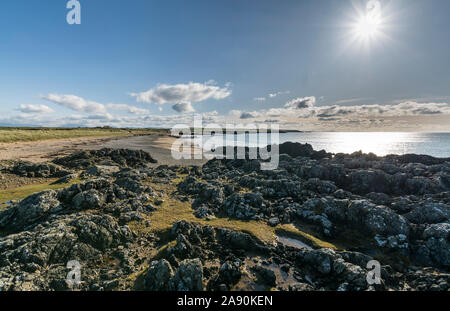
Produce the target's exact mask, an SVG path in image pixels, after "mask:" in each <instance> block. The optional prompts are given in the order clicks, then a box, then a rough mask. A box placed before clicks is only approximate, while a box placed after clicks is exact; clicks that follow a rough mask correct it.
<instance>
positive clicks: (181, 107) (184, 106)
mask: <svg viewBox="0 0 450 311" xmlns="http://www.w3.org/2000/svg"><path fill="white" fill-rule="evenodd" d="M172 109H173V110H175V111H177V112H180V113H188V112H195V109H194V107H192V104H191V103H190V102H184V103H178V104H175V105H173V106H172Z"/></svg>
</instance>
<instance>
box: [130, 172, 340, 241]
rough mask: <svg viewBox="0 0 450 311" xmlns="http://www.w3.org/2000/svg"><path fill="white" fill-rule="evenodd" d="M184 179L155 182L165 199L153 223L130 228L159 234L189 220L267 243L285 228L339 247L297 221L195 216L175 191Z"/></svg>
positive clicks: (294, 235)
mask: <svg viewBox="0 0 450 311" xmlns="http://www.w3.org/2000/svg"><path fill="white" fill-rule="evenodd" d="M180 180H181V179H176V180H174V181H175V183H172V184H158V183H157V184H155V183H151V184H150V186H151V187H152V188H153V189H155V190H157V191H162V193H164V203H163V204H162V205H161V206H159V207H158V209H157V211H155V212H154V213H153V214H152V215H151V216H150V217H147V219H146V220H147V221H149V222H150V226H146V225H145V222H132V223H130V228H132V229H133V230H134V231H137V232H141V233H142V232H152V233H155V234H164V233H165V232H167V230H169V229H170V228H171V227H172V225H173V224H174V223H175V222H177V221H180V220H186V221H189V222H192V223H197V224H200V225H205V226H213V227H218V228H225V229H230V230H236V231H242V232H245V233H248V234H250V235H252V236H253V237H255V238H257V239H258V240H260V241H263V242H265V243H274V242H275V241H276V238H277V234H278V233H280V232H283V234H289V236H291V237H292V238H298V239H299V240H301V241H303V242H305V243H307V244H308V245H311V246H313V247H316V248H322V247H326V248H332V249H336V246H335V245H333V244H331V243H328V242H325V241H322V240H320V239H318V238H316V237H314V236H313V235H311V234H309V233H306V232H303V231H301V230H300V229H299V228H297V227H295V226H293V225H278V226H276V227H271V226H269V225H268V224H267V223H266V222H263V221H242V220H236V219H231V218H214V219H211V220H207V219H199V218H197V217H195V216H194V214H193V213H194V210H193V209H192V207H191V204H190V203H189V202H182V201H180V200H178V199H176V196H174V195H171V194H173V193H174V192H175V191H176V182H179V181H180Z"/></svg>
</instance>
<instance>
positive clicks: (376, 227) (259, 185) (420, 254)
mask: <svg viewBox="0 0 450 311" xmlns="http://www.w3.org/2000/svg"><path fill="white" fill-rule="evenodd" d="M280 150H282V152H283V153H285V154H282V155H281V156H280V165H279V167H278V169H277V170H274V171H262V170H261V169H260V167H261V165H260V162H259V161H258V160H211V161H209V162H208V163H207V164H205V165H204V166H203V167H189V168H181V167H176V166H174V167H168V166H160V167H157V168H153V167H152V165H150V164H152V163H153V162H154V161H153V160H152V158H151V156H150V155H149V154H147V153H144V152H141V151H129V150H111V149H103V150H99V151H87V152H81V153H76V154H73V155H71V156H68V157H65V158H61V159H58V160H55V161H54V163H53V164H48V165H47V164H44V165H43V166H40V165H30V164H24V163H21V164H20V165H18V166H17V165H16V166H17V170H15V171H14V170H10V168H11V167H15V166H14V165H12V166H9V167H8V168H5V169H4V170H7V171H8V174H11V173H12V172H14V173H13V174H18V175H23V176H31V175H28V174H29V173H30V172H32V177H37V176H38V175H39V176H44V177H45V178H50V177H51V178H56V177H60V175H61V177H63V178H66V177H67V178H69V177H70V176H77V175H64V174H65V173H66V172H68V173H71V172H77V174H78V173H80V174H79V178H80V179H81V180H82V181H81V182H77V183H76V184H73V185H72V186H70V187H67V188H64V189H60V190H49V191H43V192H41V193H37V194H33V195H31V196H29V197H27V198H25V199H23V200H21V201H15V202H9V203H8V205H7V206H6V207H5V208H4V209H2V210H0V290H70V289H72V288H73V285H71V284H70V282H68V281H67V279H66V276H67V273H68V268H67V264H68V262H73V261H76V262H78V263H79V264H80V265H81V267H82V275H83V278H82V280H83V281H82V283H81V284H78V285H77V286H78V289H82V290H115V289H121V290H129V289H146V290H152V291H201V290H211V291H224V290H272V289H277V290H333V291H334V290H339V291H345V290H347V291H360V290H405V289H418V290H441V291H446V290H448V289H449V285H448V284H450V275H449V273H448V272H449V269H450V253H449V250H450V227H449V218H450V208H449V206H450V184H449V180H450V163H449V162H447V161H446V160H444V159H434V158H431V157H427V156H412V155H408V156H403V157H400V156H387V157H377V156H376V155H373V154H363V153H361V152H357V153H353V154H350V155H348V154H337V155H332V154H328V153H326V152H325V151H323V152H322V151H321V152H316V151H314V150H312V147H311V146H309V145H301V144H284V145H281V146H280ZM30 174H31V173H30ZM59 174H60V175H59ZM71 174H72V173H71ZM180 177H182V179H183V180H182V181H181V182H179V180H180ZM71 178H74V177H70V179H71ZM70 179H68V180H70ZM175 180H177V181H176V182H177V183H178V186H177V188H176V190H175V186H174V185H173V186H171V188H170V189H171V192H170V193H163V192H164V191H166V190H165V189H168V188H167V185H168V184H172V183H175ZM61 182H64V181H63V180H62V181H61ZM149 185H150V186H149ZM163 194H164V195H165V196H164V197H163ZM167 201H169V202H167ZM172 201H174V202H172ZM173 203H180V206H181V203H183V205H182V206H183V207H182V208H183V210H182V211H181V213H178V211H177V210H174V211H173V214H172V213H171V212H170V211H168V213H169V214H170V215H169V216H170V217H169V218H168V219H174V221H175V220H178V219H175V218H177V217H183V218H186V219H191V217H185V213H186V209H185V207H186V204H190V205H191V206H192V208H193V210H192V213H193V215H194V216H195V217H198V218H201V219H203V220H202V221H199V222H200V223H203V224H205V223H206V224H208V223H209V222H206V221H205V220H212V219H216V221H211V222H210V223H211V224H221V223H222V221H223V223H225V224H226V222H227V221H228V220H231V222H230V223H229V224H236V223H237V222H239V223H240V224H245V223H248V224H249V225H251V226H252V230H249V231H251V232H252V234H250V233H248V232H247V231H246V232H242V231H237V230H231V229H226V228H229V227H231V226H227V225H224V226H223V227H226V228H223V227H222V225H218V226H217V227H214V226H207V225H199V224H197V223H194V222H189V221H185V220H180V221H175V222H174V223H173V225H172V227H171V229H170V230H166V229H164V230H162V231H161V230H160V231H154V230H152V226H154V225H159V224H157V223H156V224H155V223H154V221H157V220H155V219H158V217H155V219H154V218H153V216H154V213H155V211H158V210H160V211H167V210H168V209H171V208H173V209H176V208H179V207H178V205H177V204H173ZM173 215H175V216H173ZM178 215H181V216H178ZM172 217H174V218H172ZM286 224H288V226H284V225H286ZM258 225H260V226H261V228H260V229H261V230H264V232H263V233H264V234H263V235H264V236H267V235H268V234H269V235H270V234H273V233H274V232H276V233H277V234H284V230H287V229H286V228H293V227H297V228H299V229H301V230H302V229H305V230H304V231H305V232H307V234H306V233H303V234H302V235H301V237H302V238H300V237H299V240H298V241H296V240H295V238H290V235H288V237H289V239H294V241H291V242H292V243H287V242H283V239H281V237H282V236H280V237H279V239H278V240H276V241H275V240H274V241H273V242H270V241H265V242H263V241H261V240H259V239H258V234H255V233H254V232H255V230H256V229H255V226H258ZM236 227H237V226H236ZM164 228H167V227H164ZM281 232H283V233H281ZM286 238H287V237H286ZM304 239H306V240H307V243H305V241H304ZM308 241H309V242H308ZM325 242H329V243H334V244H335V245H336V247H335V248H334V249H330V248H324V247H323V245H327V247H328V246H330V244H326V243H325ZM330 247H331V246H330ZM342 249H346V251H343V250H342ZM374 259H378V260H379V261H380V262H379V263H380V265H381V267H380V269H381V282H380V283H379V284H371V283H369V282H368V281H367V277H368V273H369V271H371V266H370V265H369V263H370V262H372V261H373V260H374ZM130 280H133V281H130ZM130 282H134V283H130Z"/></svg>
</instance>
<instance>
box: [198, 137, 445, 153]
mask: <svg viewBox="0 0 450 311" xmlns="http://www.w3.org/2000/svg"><path fill="white" fill-rule="evenodd" d="M209 139H211V138H210V137H209ZM235 140H236V143H237V145H238V146H243V145H245V144H246V142H247V145H249V146H250V147H256V146H260V147H265V146H266V143H260V144H258V143H257V141H258V137H257V134H250V135H248V137H247V138H246V136H245V135H244V134H239V135H237V136H233V135H231V136H227V137H223V136H221V135H218V136H215V137H214V145H216V146H223V145H227V146H229V145H233V144H234V141H235ZM203 141H204V140H203ZM263 141H265V140H263ZM279 141H280V143H284V142H288V141H290V142H299V143H308V144H311V145H312V146H313V148H314V149H316V150H321V149H325V150H326V151H328V152H332V153H340V152H342V153H353V152H355V151H363V152H364V153H369V152H372V153H375V154H376V155H379V156H385V155H388V154H407V153H416V154H427V155H431V156H435V157H450V134H449V133H398V132H394V133H391V132H361V133H355V132H323V133H320V132H311V133H282V134H279ZM194 142H195V144H196V145H198V146H202V138H201V137H196V138H195V139H194ZM249 142H250V144H248V143H249Z"/></svg>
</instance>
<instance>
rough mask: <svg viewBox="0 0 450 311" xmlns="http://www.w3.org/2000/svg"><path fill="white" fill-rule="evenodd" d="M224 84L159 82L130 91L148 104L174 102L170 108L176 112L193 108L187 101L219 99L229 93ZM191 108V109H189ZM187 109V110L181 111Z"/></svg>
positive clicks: (211, 82)
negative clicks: (139, 89) (140, 90)
mask: <svg viewBox="0 0 450 311" xmlns="http://www.w3.org/2000/svg"><path fill="white" fill-rule="evenodd" d="M228 87H229V86H228V85H227V86H225V87H224V88H221V87H219V86H216V85H215V84H214V82H213V81H208V82H206V83H194V82H189V83H187V84H175V85H168V84H159V85H157V86H156V87H154V88H152V89H150V90H148V91H146V92H141V93H131V96H133V97H136V101H138V102H144V103H148V104H157V105H164V104H175V105H173V106H172V108H173V109H174V110H176V111H178V112H189V111H190V110H193V107H192V105H190V106H189V105H188V104H187V103H189V104H191V103H197V102H203V101H205V100H208V99H215V100H220V99H224V98H227V97H228V96H230V95H231V91H230V90H229V88H228ZM191 108H192V109H191ZM185 109H187V110H188V111H183V110H185Z"/></svg>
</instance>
